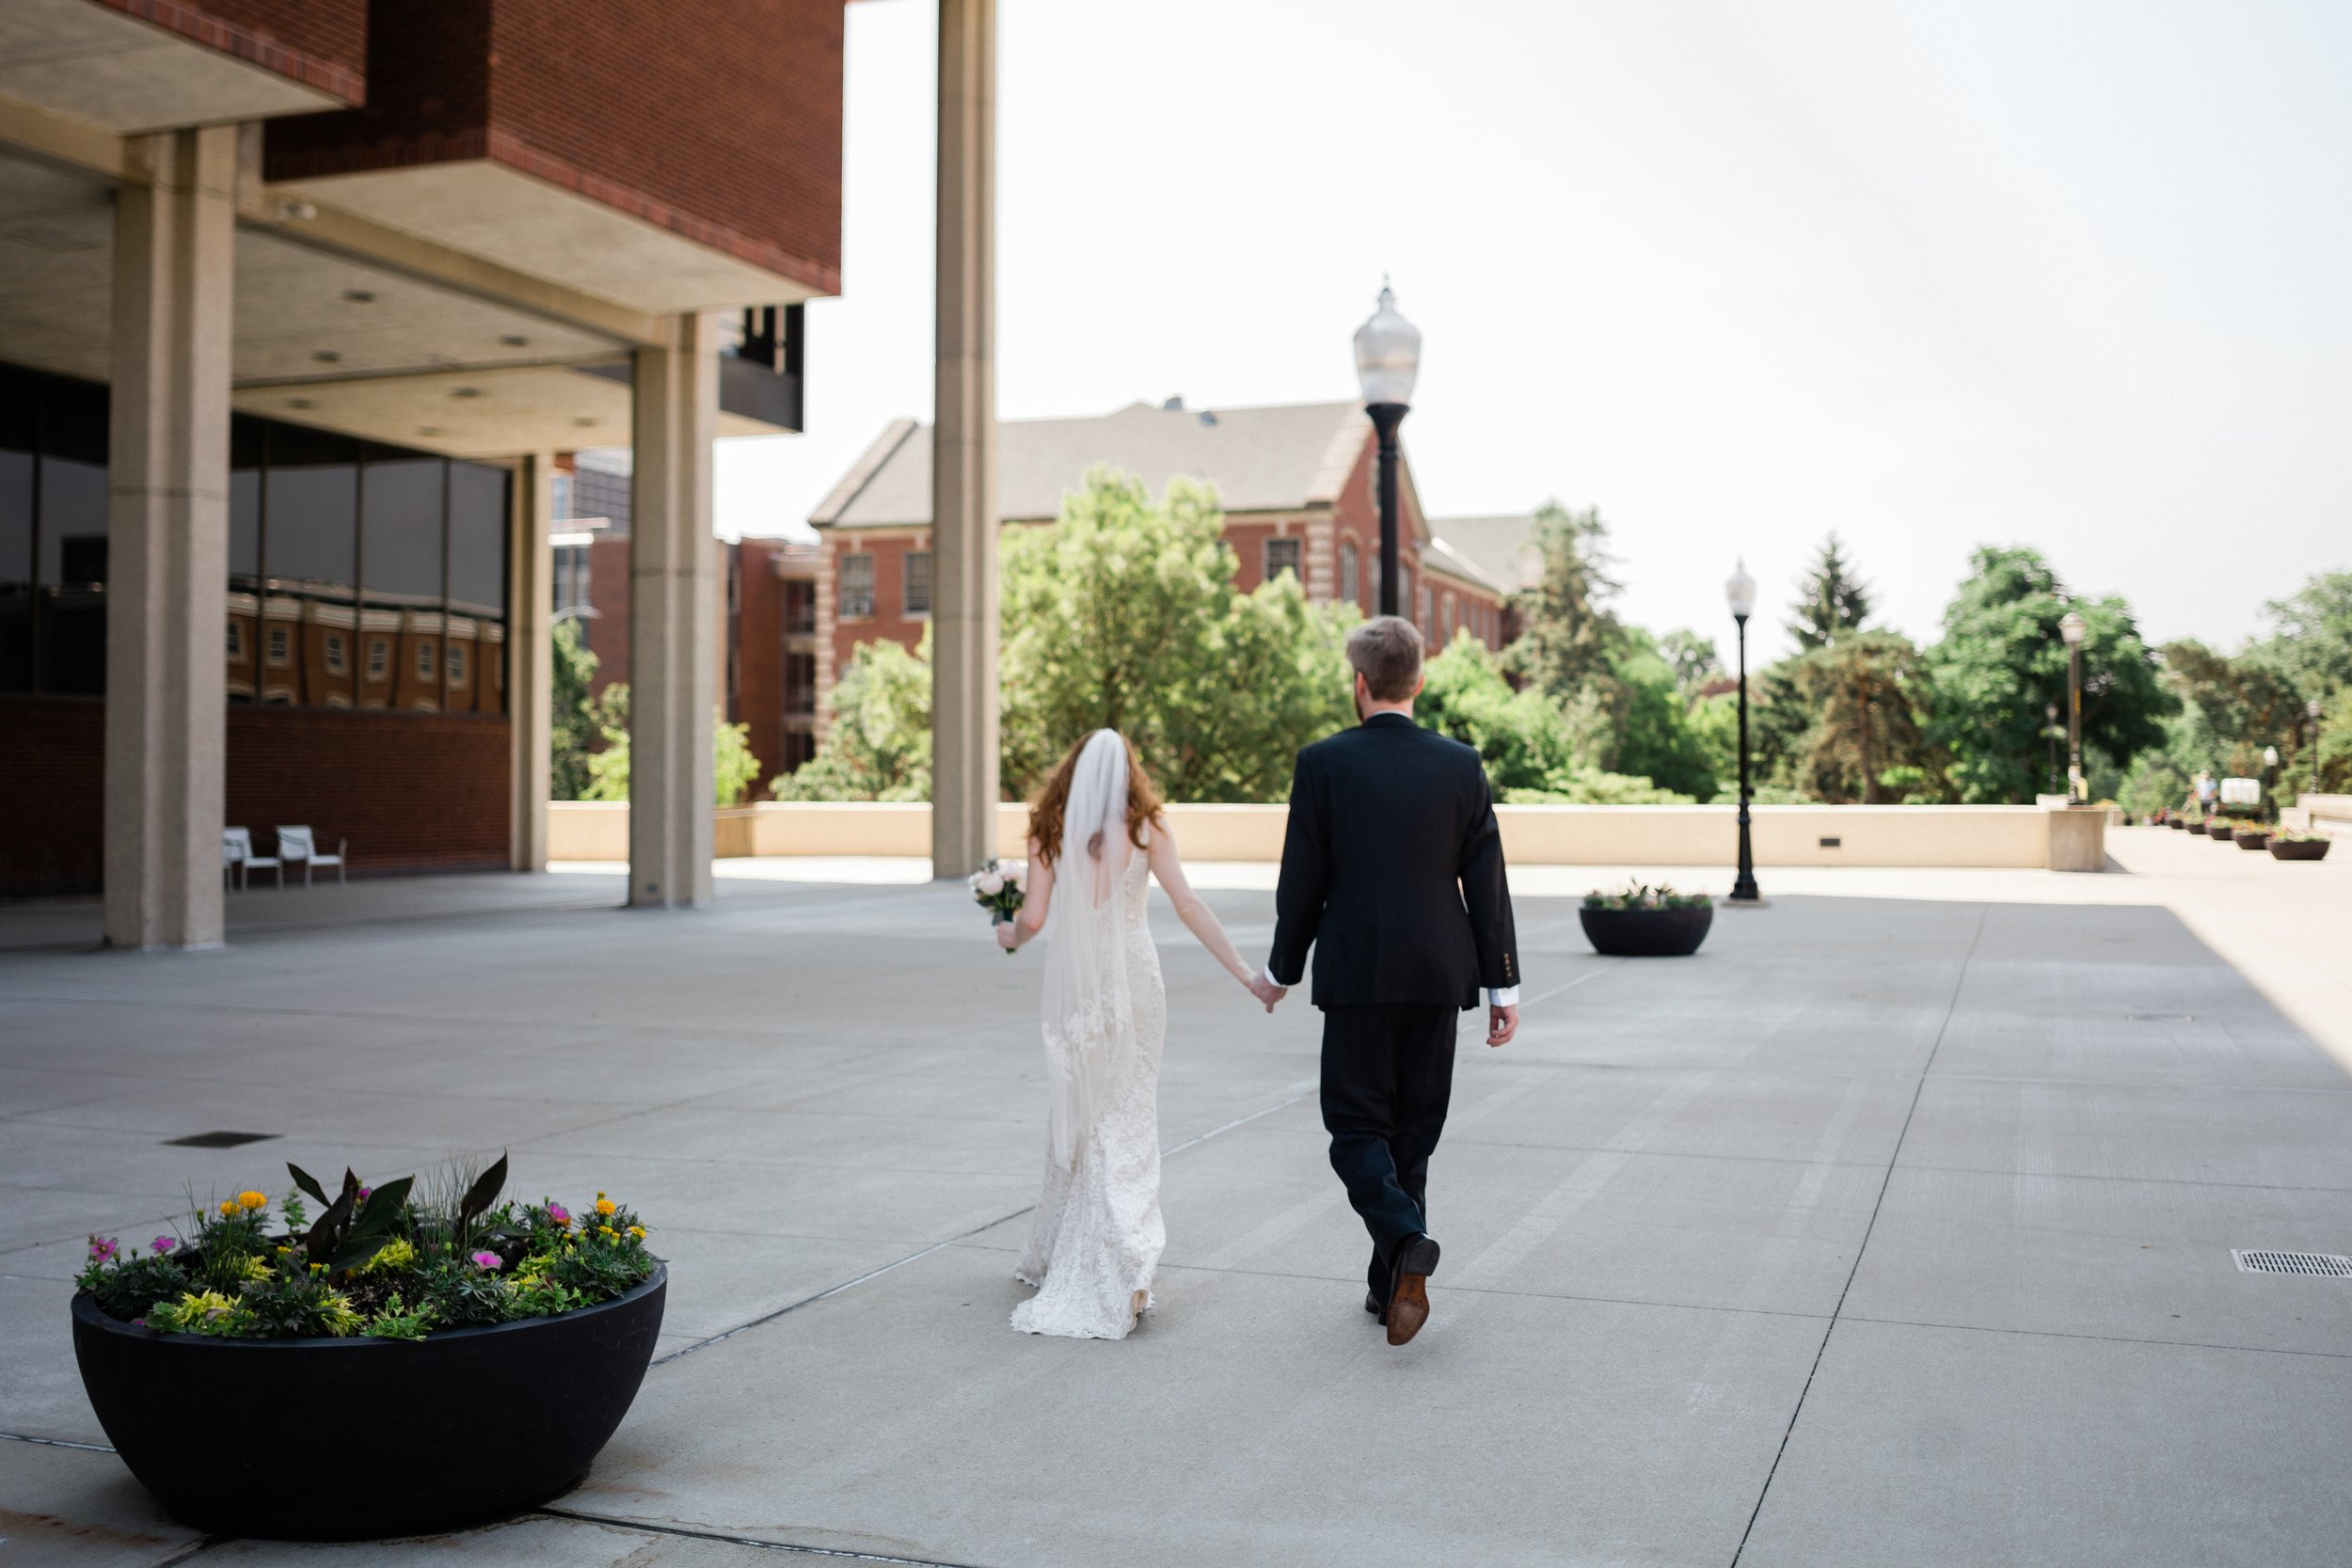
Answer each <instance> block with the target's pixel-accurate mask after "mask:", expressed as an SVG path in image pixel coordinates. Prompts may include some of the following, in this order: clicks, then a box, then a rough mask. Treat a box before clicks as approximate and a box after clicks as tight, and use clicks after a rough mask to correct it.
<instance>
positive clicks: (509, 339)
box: [499, 332, 531, 348]
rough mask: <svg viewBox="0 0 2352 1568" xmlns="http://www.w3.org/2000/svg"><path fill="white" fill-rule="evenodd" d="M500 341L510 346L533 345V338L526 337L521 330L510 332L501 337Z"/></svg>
mask: <svg viewBox="0 0 2352 1568" xmlns="http://www.w3.org/2000/svg"><path fill="white" fill-rule="evenodd" d="M499 341H500V342H501V343H504V344H505V345H506V346H507V347H508V348H528V347H530V346H531V340H530V339H528V338H526V337H524V336H523V335H522V334H521V333H519V332H509V333H508V334H507V335H506V336H505V337H503V338H501V339H500V340H499Z"/></svg>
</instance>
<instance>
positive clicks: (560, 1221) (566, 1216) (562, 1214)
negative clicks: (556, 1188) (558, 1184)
mask: <svg viewBox="0 0 2352 1568" xmlns="http://www.w3.org/2000/svg"><path fill="white" fill-rule="evenodd" d="M548 1222H549V1223H550V1224H554V1225H559V1226H562V1225H569V1224H571V1223H572V1212H571V1211H570V1210H569V1209H566V1208H564V1206H563V1205H562V1204H560V1203H550V1204H548Z"/></svg>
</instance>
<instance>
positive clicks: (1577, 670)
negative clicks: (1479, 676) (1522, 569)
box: [1503, 500, 1621, 702]
mask: <svg viewBox="0 0 2352 1568" xmlns="http://www.w3.org/2000/svg"><path fill="white" fill-rule="evenodd" d="M1534 543H1535V547H1536V550H1537V551H1538V552H1539V554H1540V555H1541V556H1542V559H1543V572H1542V575H1541V576H1540V577H1539V578H1537V580H1536V583H1535V586H1534V587H1533V588H1530V589H1527V590H1525V591H1523V592H1521V593H1519V594H1517V595H1515V601H1514V602H1515V604H1516V606H1517V608H1518V612H1519V625H1520V626H1521V627H1522V628H1523V629H1522V630H1521V631H1520V633H1519V638H1518V641H1516V642H1514V643H1512V644H1511V646H1510V647H1509V648H1507V649H1506V650H1504V655H1503V657H1504V669H1505V670H1506V671H1508V672H1509V673H1512V674H1514V675H1517V676H1518V677H1519V678H1521V679H1522V680H1524V681H1526V682H1527V683H1528V684H1529V685H1531V686H1534V687H1536V688H1538V689H1542V690H1545V691H1548V692H1549V693H1551V695H1552V696H1553V697H1554V698H1555V699H1557V700H1559V701H1562V702H1566V701H1568V700H1570V699H1572V698H1574V697H1576V696H1578V695H1580V694H1581V693H1583V692H1585V691H1586V690H1587V689H1589V688H1592V687H1594V686H1596V685H1597V684H1598V683H1600V682H1602V681H1605V680H1607V679H1608V678H1609V676H1610V674H1611V670H1610V666H1611V664H1612V663H1613V661H1614V659H1615V657H1616V654H1617V643H1618V638H1619V632H1620V629H1621V628H1620V626H1619V623H1618V620H1617V616H1616V613H1615V611H1613V610H1611V609H1610V608H1609V601H1610V600H1611V599H1613V598H1614V597H1615V596H1616V594H1617V591H1618V583H1617V581H1616V579H1615V578H1613V577H1611V576H1610V575H1609V568H1610V566H1611V565H1612V564H1613V557H1612V556H1611V555H1610V554H1609V525H1608V524H1606V523H1604V522H1602V521H1601V516H1600V512H1599V510H1598V509H1597V508H1595V507H1586V508H1585V509H1584V510H1583V511H1581V512H1570V511H1569V510H1568V509H1567V508H1566V507H1565V506H1562V505H1561V504H1560V503H1559V502H1558V501H1556V500H1548V501H1546V502H1544V504H1543V505H1541V506H1539V507H1537V508H1536V509H1535V531H1534Z"/></svg>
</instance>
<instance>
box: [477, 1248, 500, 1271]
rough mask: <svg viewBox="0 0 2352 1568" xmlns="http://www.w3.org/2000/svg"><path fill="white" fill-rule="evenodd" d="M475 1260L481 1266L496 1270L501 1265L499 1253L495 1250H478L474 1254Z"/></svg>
mask: <svg viewBox="0 0 2352 1568" xmlns="http://www.w3.org/2000/svg"><path fill="white" fill-rule="evenodd" d="M473 1260H474V1263H475V1265H476V1266H477V1267H480V1268H485V1269H492V1270H495V1269H497V1268H499V1267H501V1264H500V1261H499V1255H498V1254H497V1253H495V1252H477V1253H475V1254H474V1255H473Z"/></svg>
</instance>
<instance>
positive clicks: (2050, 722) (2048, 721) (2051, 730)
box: [2042, 703, 2066, 795]
mask: <svg viewBox="0 0 2352 1568" xmlns="http://www.w3.org/2000/svg"><path fill="white" fill-rule="evenodd" d="M2042 721H2043V722H2042V739H2044V740H2046V741H2048V742H2049V743H2050V793H2051V794H2053V795H2056V794H2057V793H2058V736H2062V735H2064V734H2065V733H2066V732H2065V731H2064V730H2062V729H2060V728H2058V704H2056V703H2045V704H2043V705H2042Z"/></svg>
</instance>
